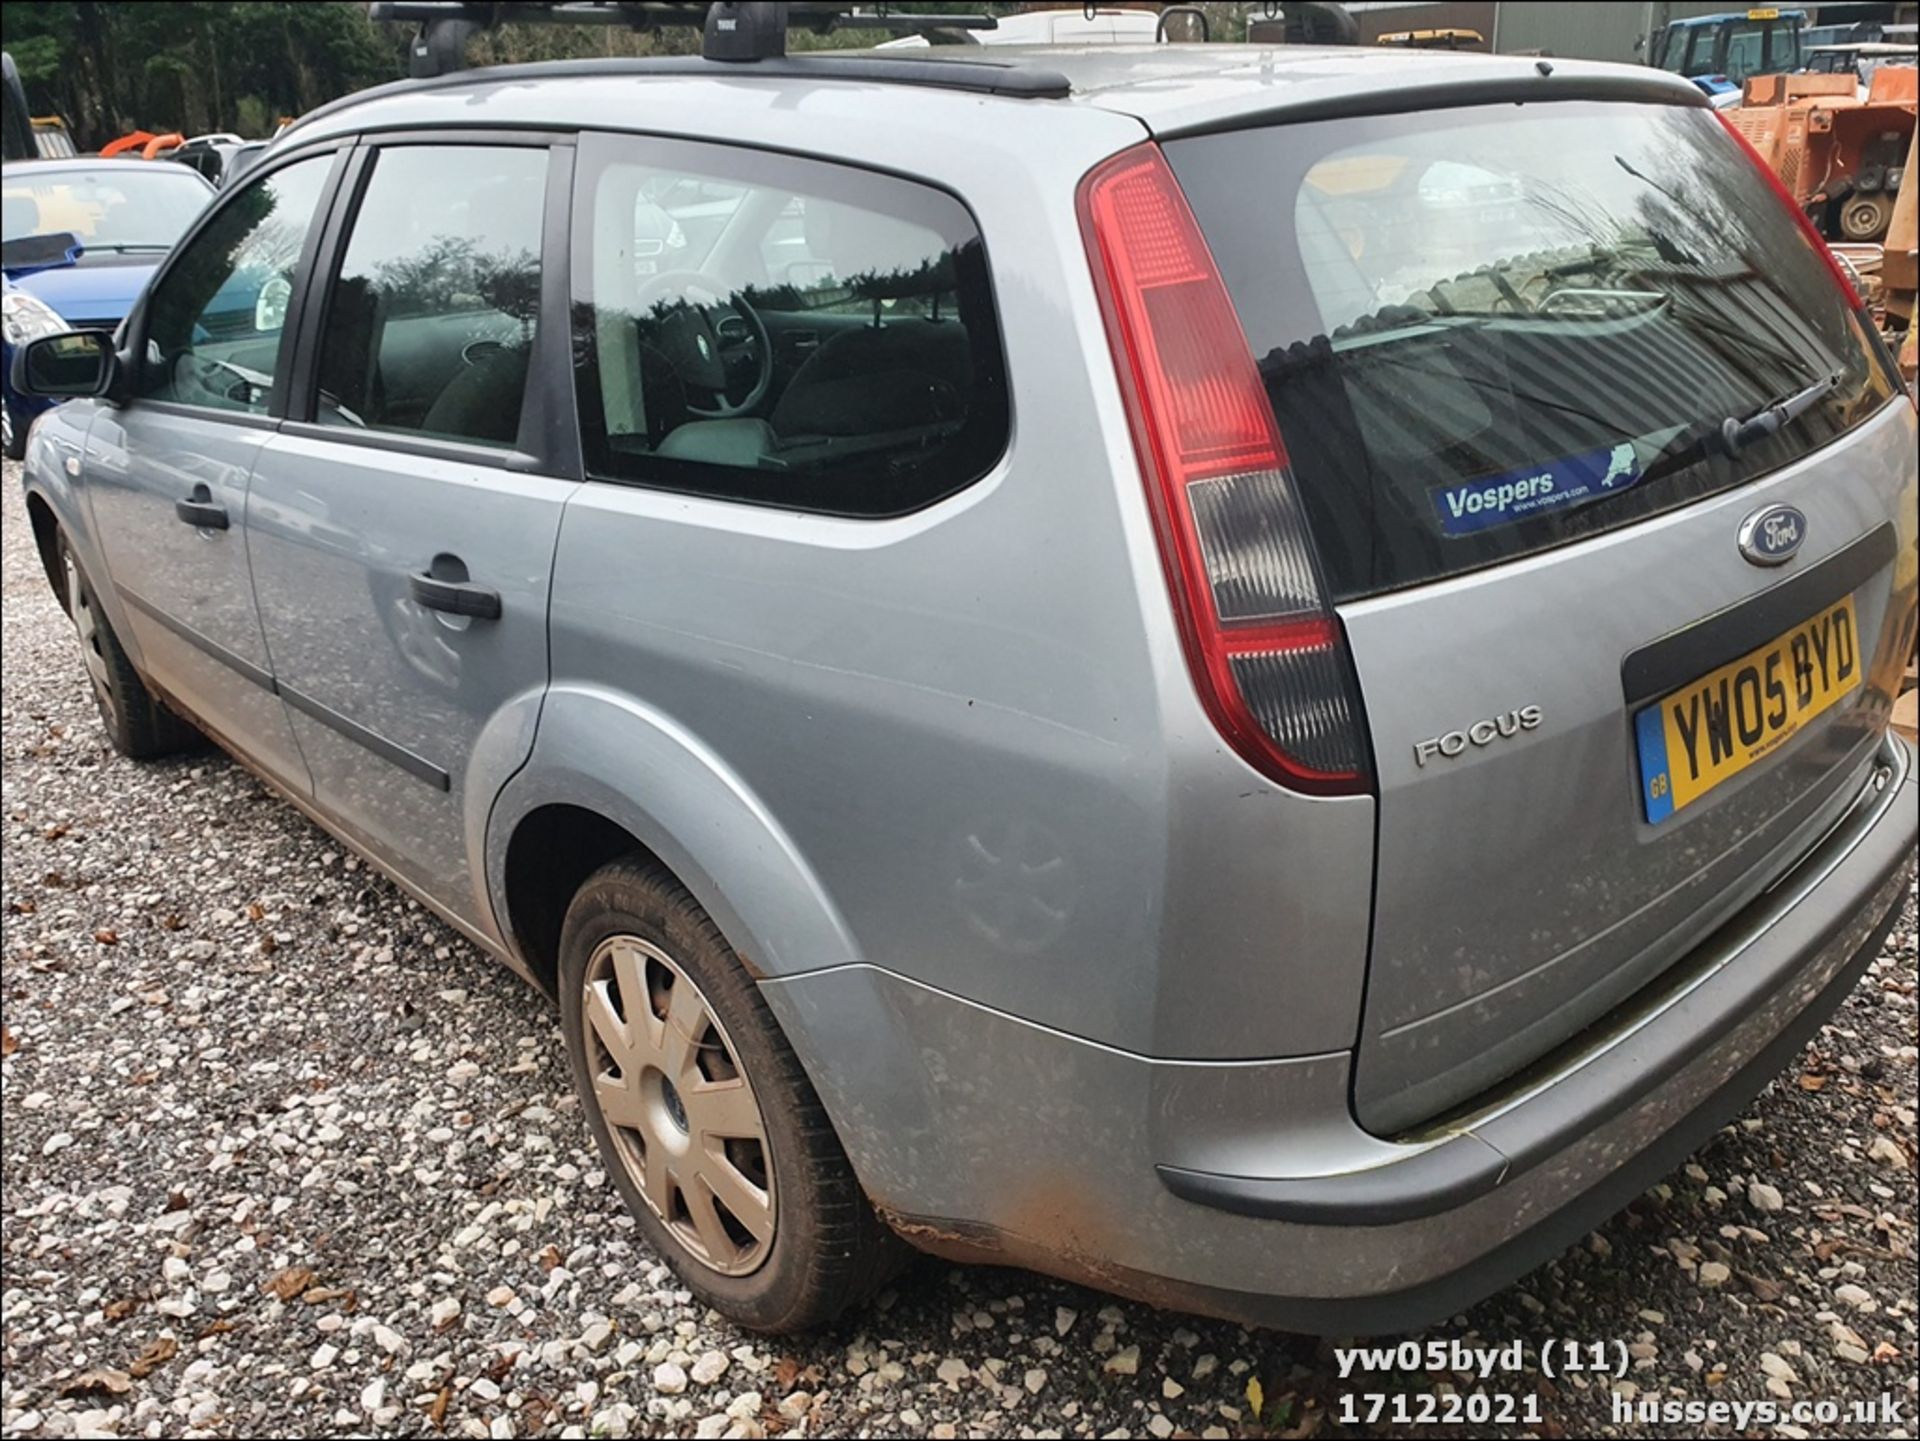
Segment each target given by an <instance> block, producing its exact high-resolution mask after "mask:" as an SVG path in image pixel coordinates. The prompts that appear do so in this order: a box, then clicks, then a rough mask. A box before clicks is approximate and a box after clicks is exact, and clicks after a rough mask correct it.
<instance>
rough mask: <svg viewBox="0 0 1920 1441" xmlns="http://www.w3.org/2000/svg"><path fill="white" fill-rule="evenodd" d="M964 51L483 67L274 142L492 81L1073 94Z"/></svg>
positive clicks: (1058, 78)
mask: <svg viewBox="0 0 1920 1441" xmlns="http://www.w3.org/2000/svg"><path fill="white" fill-rule="evenodd" d="M978 54H979V52H978V50H970V51H969V52H968V54H967V56H966V58H965V59H960V58H957V57H956V58H954V59H952V60H936V59H926V58H916V59H912V60H896V59H895V58H894V57H893V56H892V55H891V54H887V55H871V56H868V55H862V54H840V55H805V56H797V57H795V56H789V57H785V58H782V59H779V60H762V61H760V62H759V63H757V64H755V65H753V66H750V67H749V66H741V65H729V64H727V63H725V62H724V61H717V60H707V59H705V58H703V57H701V56H698V55H634V56H626V57H609V58H605V59H593V60H538V61H531V62H528V63H525V64H520V65H484V66H481V67H479V68H478V69H474V70H455V71H450V72H448V73H447V74H444V75H434V76H430V77H428V78H427V79H424V80H392V81H389V82H388V83H387V84H385V85H375V86H372V87H370V88H368V89H366V90H357V91H355V92H354V93H353V94H351V95H342V96H340V97H339V98H338V99H335V100H329V101H327V102H326V103H325V104H323V105H316V106H315V107H314V108H313V109H311V110H309V111H307V113H306V114H304V115H302V116H301V117H300V118H299V119H298V120H296V121H294V122H293V123H292V124H291V125H288V126H285V127H284V128H283V129H281V131H280V132H279V133H278V134H277V135H276V136H275V137H274V138H275V139H276V140H277V139H279V137H280V136H281V135H287V134H291V133H292V132H293V131H295V130H300V129H303V128H305V127H306V126H307V125H308V124H309V123H310V122H312V121H315V120H320V119H323V118H324V117H326V116H328V115H333V114H335V113H337V112H339V111H341V110H345V109H347V108H348V107H350V106H354V105H358V104H360V103H361V102H362V101H366V100H376V99H379V98H381V97H383V96H388V95H415V94H418V93H420V92H421V91H423V90H446V89H453V88H455V87H458V86H461V85H480V84H486V83H488V82H491V81H502V82H509V81H511V82H525V81H529V80H569V79H579V78H595V77H599V78H607V77H622V76H624V77H628V78H632V79H646V78H649V77H652V76H675V75H704V76H706V77H708V78H710V79H712V78H719V77H724V78H734V77H745V76H749V75H750V76H753V77H755V78H756V79H758V78H765V79H769V80H773V79H790V80H840V81H850V82H853V83H855V84H861V83H864V84H869V85H921V86H926V87H929V88H931V89H935V90H965V91H969V92H971V93H973V94H975V95H998V96H1001V97H1003V98H1005V99H1010V100H1064V99H1065V98H1066V97H1067V96H1069V95H1071V94H1072V93H1073V87H1072V85H1070V84H1069V83H1068V81H1067V77H1066V76H1064V75H1062V74H1061V73H1060V72H1059V71H1058V70H1049V69H1046V68H1045V67H1043V66H1039V65H1031V64H1024V63H1021V62H1019V61H1007V60H986V59H977V58H975V57H976V56H977V55H978Z"/></svg>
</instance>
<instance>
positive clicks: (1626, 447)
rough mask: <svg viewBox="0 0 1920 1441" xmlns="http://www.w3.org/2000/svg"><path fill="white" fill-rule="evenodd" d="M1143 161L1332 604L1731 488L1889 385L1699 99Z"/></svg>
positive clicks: (1172, 144)
mask: <svg viewBox="0 0 1920 1441" xmlns="http://www.w3.org/2000/svg"><path fill="white" fill-rule="evenodd" d="M1164 148H1165V152H1166V155H1167V158H1168V160H1169V162H1170V163H1171V164H1172V166H1173V169H1174V172H1175V174H1176V175H1177V176H1178V177H1179V180H1180V184H1181V187H1182V188H1183V189H1184V190H1185V191H1186V194H1187V198H1188V200H1189V202H1190V203H1191V204H1192V206H1193V209H1194V213H1195V214H1196V216H1197V217H1198V218H1199V221H1200V225H1201V228H1202V229H1203V230H1204V231H1205V233H1206V237H1207V243H1208V244H1209V246H1211V247H1212V250H1213V253H1214V257H1215V259H1216V261H1217V262H1218V264H1219V266H1220V271H1221V274H1222V275H1223V276H1224V277H1225V280H1226V284H1227V289H1228V291H1229V292H1230V293H1231V295H1232V297H1233V302H1234V307H1235V309H1236V310H1237V311H1238V313H1239V316H1240V321H1241V324H1242V327H1243V328H1244V329H1245V331H1246V335H1247V339H1248V341H1249V342H1250V344H1251V346H1252V349H1253V354H1254V358H1255V360H1256V361H1257V362H1258V363H1259V366H1260V371H1261V375H1262V377H1263V379H1264V381H1265V383H1266V388H1267V392H1268V396H1269V398H1270V400H1271V401H1272V404H1273V409H1274V415H1275V418H1276V419H1277V420H1278V421H1279V425H1280V432H1281V435H1282V436H1283V437H1284V439H1285V442H1286V447H1287V452H1288V456H1289V458H1290V460H1291V463H1292V466H1293V470H1294V474H1295V476H1296V477H1297V479H1298V481H1299V484H1300V488H1301V491H1302V494H1303V496H1304V500H1305V503H1306V506H1307V508H1308V511H1309V514H1310V516H1311V519H1312V522H1313V526H1314V532H1315V537H1316V539H1317V540H1318V542H1319V546H1320V550H1321V553H1322V557H1323V560H1324V563H1325V565H1326V569H1327V580H1328V584H1329V586H1330V588H1331V590H1332V591H1333V594H1334V596H1335V598H1336V599H1339V600H1347V599H1352V598H1355V597H1358V596H1362V595H1369V594H1373V593H1376V592H1378V591H1382V590H1388V589H1392V588H1395V587H1399V586H1406V585H1411V584H1417V583H1419V582H1422V581H1426V580H1432V579H1435V578H1437V577H1441V576H1446V575H1453V574H1457V573H1459V572H1462V571H1466V570H1471V569H1474V568H1476V567H1478V566H1483V565H1489V564H1492V563H1494V562H1497V561H1501V560H1505V559H1508V558H1510V557H1513V556H1519V555H1525V554H1528V553H1530V552H1533V551H1538V550H1543V549H1546V548H1547V547H1549V546H1554V545H1558V544H1562V543H1564V542H1566V541H1570V540H1574V539H1577V538H1580V537H1583V536H1588V535H1593V534H1596V533H1598V532H1601V531H1604V530H1608V529H1611V528H1612V527H1614V526H1617V525H1622V524H1625V523H1627V522H1629V521H1633V520H1637V519H1640V518H1642V517H1644V516H1648V515H1651V514H1654V513H1656V512H1658V511H1662V510H1667V509H1670V508H1672V507H1674V506H1677V505H1684V504H1686V503H1688V502H1690V501H1693V500H1697V499H1699V498H1700V497H1702V496H1706V495H1711V494H1713V493H1715V492H1717V491H1721V490H1725V489H1727V488H1728V487H1731V486H1736V485H1740V484H1743V483H1744V482H1746V481H1748V480H1751V479H1752V478H1754V477H1756V476H1758V475H1762V474H1764V473H1766V472H1768V471H1772V470H1775V469H1777V468H1779V467H1780V466H1783V465H1785V464H1787V463H1789V462H1791V461H1793V460H1795V459H1797V458H1798V457H1800V456H1802V455H1804V454H1806V453H1807V452H1808V451H1810V450H1813V449H1815V448H1816V447H1818V446H1821V445H1824V444H1826V443H1828V442H1829V441H1831V440H1833V439H1834V438H1835V437H1837V436H1839V435H1841V434H1843V433H1845V432H1846V431H1847V430H1848V429H1850V428H1852V427H1853V426H1855V425H1857V424H1859V423H1860V422H1861V421H1862V420H1863V419H1865V418H1866V417H1867V416H1868V415H1870V414H1871V413H1872V412H1873V411H1875V410H1877V409H1878V408H1879V407H1880V406H1881V405H1882V404H1884V403H1885V402H1886V401H1887V399H1888V398H1889V397H1890V396H1891V395H1892V394H1893V388H1892V384H1891V382H1890V380H1889V378H1888V376H1887V375H1886V372H1885V371H1884V369H1883V368H1882V367H1881V366H1880V365H1879V364H1878V363H1877V362H1876V359H1875V357H1874V354H1873V351H1872V349H1871V342H1870V340H1869V338H1868V335H1867V332H1866V331H1865V329H1864V328H1863V326H1862V325H1861V323H1860V322H1859V320H1858V319H1856V318H1855V316H1854V315H1853V314H1852V313H1851V312H1850V311H1849V309H1848V308H1847V304H1846V302H1845V300H1844V298H1843V297H1842V295H1841V293H1840V291H1839V288H1838V287H1837V286H1836V285H1835V284H1834V282H1833V279H1832V277H1831V276H1830V275H1829V274H1828V273H1827V270H1826V266H1825V263H1824V261H1823V260H1822V258H1821V257H1820V256H1819V255H1818V254H1817V252H1816V251H1815V250H1814V248H1813V246H1812V245H1811V243H1810V242H1809V241H1808V240H1807V238H1806V237H1805V235H1804V234H1803V232H1802V231H1801V230H1800V227H1799V226H1798V225H1797V224H1796V223H1795V221H1794V218H1793V216H1792V215H1791V214H1790V213H1788V211H1787V210H1786V209H1785V207H1784V206H1782V204H1781V203H1780V201H1779V200H1778V199H1777V198H1776V197H1775V196H1774V194H1773V193H1772V191H1771V190H1770V189H1769V187H1768V185H1767V183H1766V180H1765V179H1764V177H1762V176H1761V175H1759V174H1758V173H1756V172H1755V170H1754V169H1753V167H1752V164H1751V163H1750V162H1749V161H1748V160H1747V158H1746V157H1745V156H1744V155H1743V154H1742V153H1741V152H1740V150H1739V149H1738V148H1737V147H1736V146H1735V144H1734V143H1733V141H1732V140H1731V139H1730V138H1729V137H1728V136H1727V134H1726V133H1725V131H1724V130H1723V129H1722V128H1721V126H1720V125H1719V123H1718V122H1717V121H1715V119H1714V118H1713V116H1712V115H1711V114H1710V113H1709V112H1708V111H1706V110H1703V109H1694V108H1691V107H1681V106H1658V105H1624V104H1602V103H1589V102H1565V103H1558V104H1548V105H1522V106H1513V105H1506V106H1497V107H1495V106H1487V107H1473V108H1468V109H1460V110H1447V111H1437V112H1426V113H1417V114H1402V115H1393V116H1374V117H1365V118H1361V119H1345V120H1339V121H1327V122H1322V123H1315V124H1301V125H1287V126H1272V127H1266V128H1258V129H1248V130H1238V131H1231V132H1225V133H1221V134H1215V135H1205V136H1196V137H1192V138H1188V139H1181V140H1173V141H1169V142H1167V143H1166V145H1165V147H1164ZM1796 397H1798V402H1797V404H1796V406H1795V407H1794V408H1796V409H1798V410H1799V413H1798V414H1797V415H1796V416H1795V417H1794V418H1793V419H1792V420H1790V421H1788V423H1787V424H1785V425H1784V426H1783V427H1781V428H1780V429H1778V430H1777V431H1776V432H1775V433H1773V434H1771V435H1760V436H1757V437H1756V436H1753V435H1752V433H1751V432H1752V428H1751V427H1749V428H1748V433H1747V434H1746V435H1744V436H1743V437H1742V440H1741V443H1739V444H1737V445H1736V446H1733V447H1729V446H1728V445H1727V444H1726V443H1725V441H1724V439H1723V435H1724V432H1725V430H1726V422H1727V421H1729V420H1733V421H1734V422H1736V424H1737V423H1738V422H1740V421H1744V420H1747V419H1750V418H1752V417H1754V416H1756V415H1758V414H1759V413H1761V412H1762V411H1764V410H1765V409H1766V408H1767V407H1769V406H1772V405H1775V404H1778V403H1780V402H1783V401H1788V400H1791V399H1794V398H1796Z"/></svg>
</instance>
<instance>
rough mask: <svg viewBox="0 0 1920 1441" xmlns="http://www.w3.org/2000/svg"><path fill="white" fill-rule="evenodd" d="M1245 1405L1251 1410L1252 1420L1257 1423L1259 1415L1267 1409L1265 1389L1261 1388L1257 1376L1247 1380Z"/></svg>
mask: <svg viewBox="0 0 1920 1441" xmlns="http://www.w3.org/2000/svg"><path fill="white" fill-rule="evenodd" d="M1247 1405H1248V1406H1250V1407H1252V1408H1253V1419H1254V1420H1255V1421H1258V1420H1259V1419H1260V1416H1261V1413H1262V1412H1264V1411H1265V1410H1266V1409H1267V1393H1266V1389H1265V1388H1264V1387H1262V1386H1261V1384H1260V1378H1259V1377H1258V1376H1249V1377H1248V1378H1247Z"/></svg>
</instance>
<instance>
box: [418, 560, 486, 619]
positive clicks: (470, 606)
mask: <svg viewBox="0 0 1920 1441" xmlns="http://www.w3.org/2000/svg"><path fill="white" fill-rule="evenodd" d="M407 590H408V591H409V592H410V593H411V594H412V596H413V598H414V600H416V601H418V602H419V603H420V604H421V605H423V606H425V607H426V608H427V609H428V610H438V611H445V612H446V613H447V614H448V615H470V616H472V617H474V618H475V619H476V620H498V619H500V592H499V591H497V590H488V589H487V588H486V587H485V586H484V585H476V584H475V583H474V582H472V581H470V580H437V579H435V578H434V577H433V576H431V575H428V574H427V573H426V572H425V571H423V570H416V571H415V572H414V573H413V574H412V575H409V576H408V577H407Z"/></svg>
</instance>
